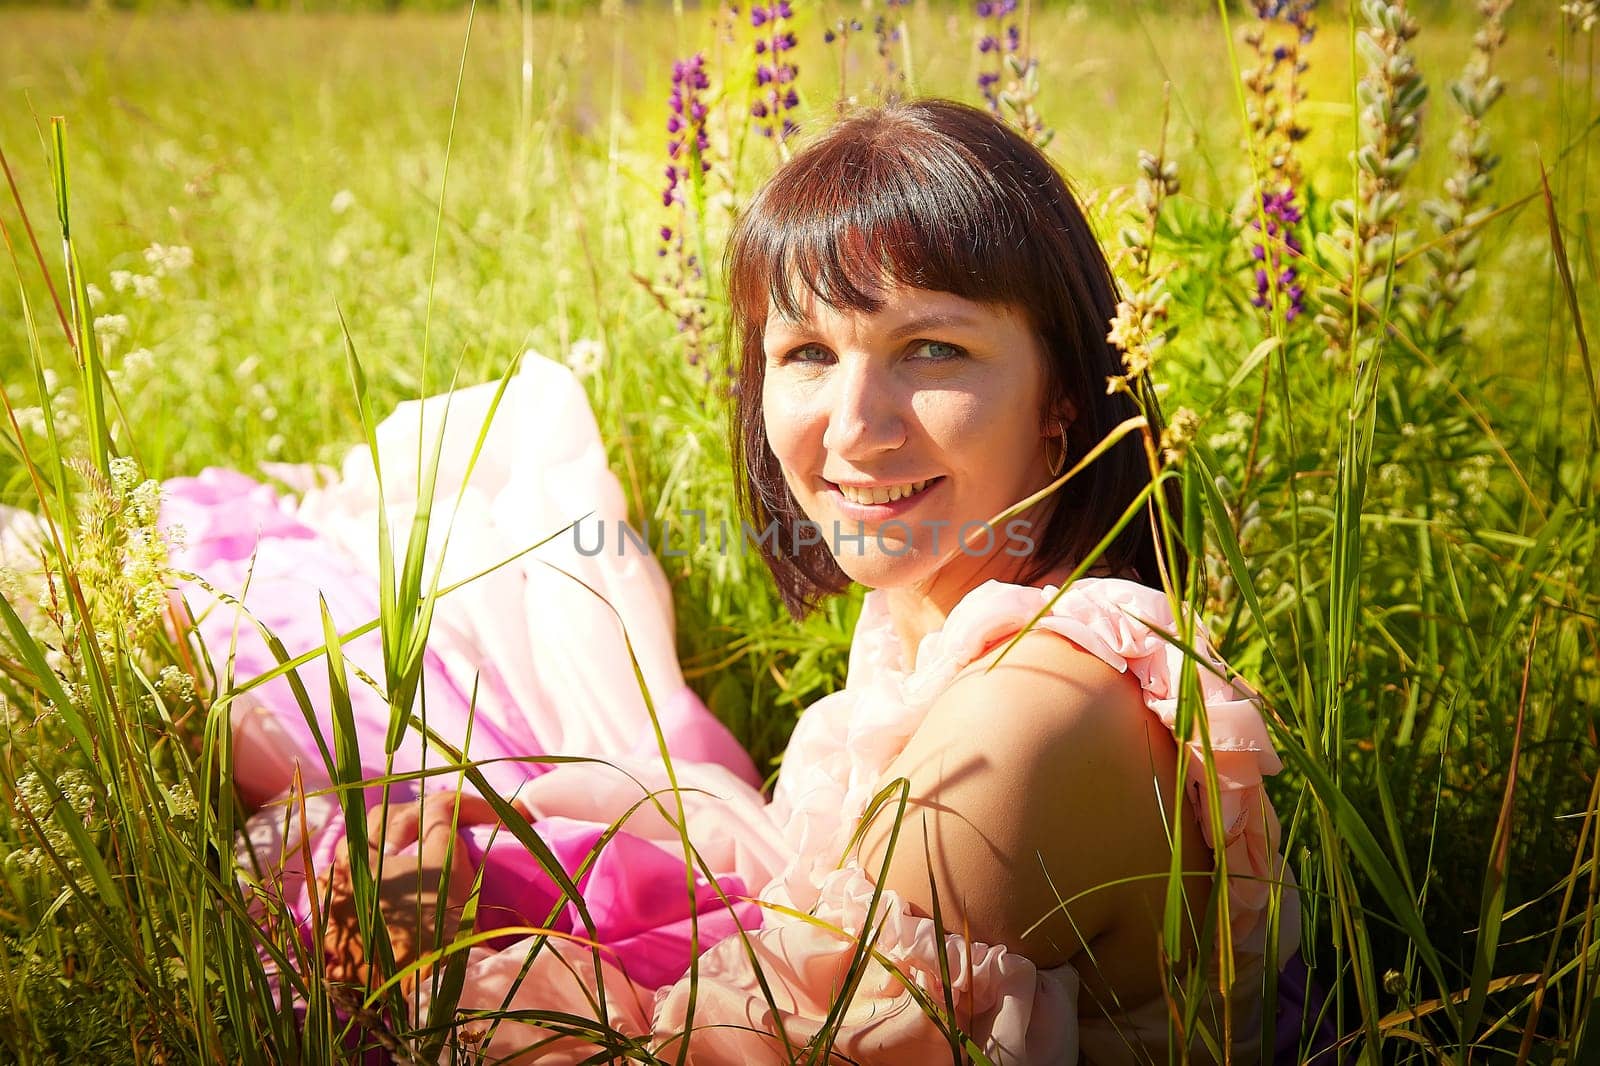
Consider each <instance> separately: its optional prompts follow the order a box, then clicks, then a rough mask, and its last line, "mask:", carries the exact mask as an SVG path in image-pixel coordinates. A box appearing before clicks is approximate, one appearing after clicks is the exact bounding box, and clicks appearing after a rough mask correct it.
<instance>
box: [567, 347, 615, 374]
mask: <svg viewBox="0 0 1600 1066" xmlns="http://www.w3.org/2000/svg"><path fill="white" fill-rule="evenodd" d="M605 358H606V346H605V343H604V342H602V341H597V340H594V339H593V338H590V337H584V338H582V339H580V340H576V341H573V343H572V347H571V348H569V349H567V358H566V360H565V362H566V364H567V366H568V367H569V368H570V369H571V370H572V372H573V373H574V374H576V375H577V376H578V377H579V378H587V377H592V376H593V375H594V373H595V371H597V370H599V369H600V366H601V364H602V363H604V362H605Z"/></svg>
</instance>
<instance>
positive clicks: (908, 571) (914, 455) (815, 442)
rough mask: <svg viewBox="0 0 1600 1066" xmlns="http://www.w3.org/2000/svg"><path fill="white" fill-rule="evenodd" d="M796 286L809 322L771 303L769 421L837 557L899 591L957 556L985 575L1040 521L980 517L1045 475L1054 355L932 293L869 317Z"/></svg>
mask: <svg viewBox="0 0 1600 1066" xmlns="http://www.w3.org/2000/svg"><path fill="white" fill-rule="evenodd" d="M800 291H801V294H802V296H803V297H805V298H806V299H803V300H802V301H801V307H802V309H803V310H804V311H805V314H804V315H803V316H802V320H800V321H791V320H787V319H784V318H782V317H780V316H779V312H778V310H777V308H776V307H769V310H768V315H767V322H766V328H765V330H764V333H763V336H762V347H763V349H764V352H765V356H766V368H765V375H766V376H765V380H764V382H763V385H762V395H761V403H762V417H763V418H764V420H765V423H766V431H767V440H768V442H769V444H770V446H771V448H772V451H773V454H774V455H776V456H777V459H778V462H779V464H780V465H781V466H782V468H783V476H784V480H785V481H786V482H787V483H788V485H789V489H790V491H792V492H793V493H794V496H795V499H796V500H797V501H798V502H799V504H800V507H801V509H802V510H803V511H804V512H805V514H806V516H807V517H808V518H809V519H810V520H811V522H812V523H814V524H815V527H816V528H815V530H814V532H815V534H816V535H817V536H819V537H820V538H821V540H822V542H824V543H826V544H827V546H828V548H829V550H830V551H831V552H832V553H833V556H834V558H835V559H836V560H837V561H838V563H839V566H840V568H841V569H843V570H844V572H845V574H846V575H848V576H849V577H850V578H851V580H853V581H858V582H860V583H862V584H864V585H867V586H870V587H873V588H894V587H902V586H907V585H912V584H916V583H919V582H924V583H925V582H930V581H931V579H932V578H933V576H934V574H935V572H937V571H938V570H940V569H941V567H943V566H944V565H946V564H947V563H950V562H952V561H953V560H955V559H957V558H962V559H965V560H966V562H967V563H969V564H971V567H972V568H976V569H977V570H979V571H980V572H981V571H985V570H987V569H988V568H989V567H991V566H992V564H993V563H994V562H995V561H997V560H1005V561H1007V562H1009V563H1017V562H1018V561H1020V560H1022V559H1023V558H1024V557H1025V556H1026V554H1027V552H1028V550H1029V549H1030V544H1029V542H1028V541H1027V540H1026V538H1028V537H1031V538H1032V539H1033V540H1037V539H1038V538H1039V536H1040V535H1041V534H1042V532H1043V530H1042V528H1041V527H1037V526H1036V527H1033V528H1030V529H1027V530H1025V531H1024V536H1023V538H1020V539H1019V538H1018V537H1016V536H1014V535H1013V536H1008V527H1009V530H1011V531H1014V530H1015V529H1016V528H1017V527H1016V526H1015V525H1013V524H1012V523H1001V524H999V525H997V526H994V527H992V528H990V529H988V530H986V528H985V526H984V525H982V524H983V523H987V522H988V521H989V520H990V519H992V518H994V517H995V516H996V515H998V514H999V513H1000V512H1001V511H1004V510H1005V509H1006V508H1008V507H1010V506H1011V505H1012V504H1014V503H1016V502H1017V501H1019V500H1021V499H1024V498H1025V497H1027V496H1029V495H1031V494H1032V493H1034V492H1036V491H1037V490H1039V489H1040V488H1042V487H1043V486H1044V485H1045V484H1046V483H1047V482H1048V481H1049V480H1050V476H1049V470H1048V465H1047V460H1046V457H1045V452H1046V443H1045V442H1046V437H1045V436H1044V434H1051V435H1055V434H1057V423H1056V420H1055V418H1054V417H1053V416H1048V415H1046V414H1045V413H1044V395H1045V386H1046V377H1045V353H1044V350H1043V347H1042V345H1041V344H1040V342H1039V339H1038V337H1037V336H1036V335H1035V334H1034V331H1033V329H1032V328H1031V327H1030V326H1029V325H1028V323H1027V321H1026V319H1025V318H1024V317H1023V316H1022V315H1021V314H1020V313H1019V312H1015V311H1013V310H1011V309H1009V308H1007V307H1005V306H1003V305H994V304H982V303H974V302H972V301H970V300H966V299H963V298H961V297H959V296H954V295H952V294H950V293H945V292H931V291H928V290H926V289H916V288H909V287H900V288H895V289H892V290H889V291H888V292H886V293H885V294H884V295H885V299H884V303H883V307H882V309H881V310H880V311H878V313H876V314H864V313H860V312H855V311H844V312H841V311H837V310H835V309H833V308H831V307H829V306H828V305H827V304H825V303H823V302H822V301H821V300H818V299H816V298H815V297H814V296H812V295H811V293H810V292H809V290H807V289H805V288H804V287H803V286H802V287H801V290H800ZM1057 440H1059V437H1057ZM1049 447H1050V454H1051V455H1052V456H1054V455H1057V454H1059V453H1058V444H1057V442H1056V441H1051V443H1050V446H1049ZM1024 518H1025V519H1035V514H1034V513H1029V514H1028V515H1025V516H1024ZM963 527H966V532H967V533H968V534H969V536H970V540H969V542H968V543H967V545H966V546H963V545H962V542H961V540H960V539H959V538H960V535H961V533H962V530H963ZM858 533H859V534H862V535H861V536H860V537H859V539H858V538H857V534H858ZM804 535H811V533H810V531H808V533H807V534H804ZM785 550H788V546H787V545H786V546H785ZM962 569H968V566H965V565H964V566H963V567H962Z"/></svg>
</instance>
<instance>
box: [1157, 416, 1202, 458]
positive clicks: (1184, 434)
mask: <svg viewBox="0 0 1600 1066" xmlns="http://www.w3.org/2000/svg"><path fill="white" fill-rule="evenodd" d="M1199 431H1200V416H1199V415H1197V414H1195V413H1194V412H1193V411H1191V410H1190V409H1189V408H1187V407H1180V408H1178V409H1177V411H1175V412H1174V413H1173V415H1172V421H1171V422H1169V423H1168V424H1167V428H1166V429H1163V430H1162V431H1161V458H1162V459H1163V460H1164V461H1166V462H1168V463H1176V462H1177V461H1178V460H1180V459H1182V458H1183V453H1184V452H1186V451H1188V450H1189V445H1191V444H1193V443H1194V440H1195V437H1196V436H1197V434H1198V433H1199Z"/></svg>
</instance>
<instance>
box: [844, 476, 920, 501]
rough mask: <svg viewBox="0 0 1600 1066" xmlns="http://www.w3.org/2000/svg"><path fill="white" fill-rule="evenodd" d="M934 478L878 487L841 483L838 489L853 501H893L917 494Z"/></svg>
mask: <svg viewBox="0 0 1600 1066" xmlns="http://www.w3.org/2000/svg"><path fill="white" fill-rule="evenodd" d="M932 480H933V479H932V478H928V479H927V480H924V481H913V482H910V483H908V484H905V485H886V486H884V487H882V488H876V489H858V488H854V487H852V486H850V485H840V486H838V489H839V495H841V496H843V497H844V498H845V499H847V500H849V501H850V502H851V503H859V504H871V503H892V502H894V501H895V500H903V499H905V498H906V497H907V496H915V495H916V494H917V493H919V492H921V491H922V490H923V489H925V488H927V487H928V483H929V482H931V481H932Z"/></svg>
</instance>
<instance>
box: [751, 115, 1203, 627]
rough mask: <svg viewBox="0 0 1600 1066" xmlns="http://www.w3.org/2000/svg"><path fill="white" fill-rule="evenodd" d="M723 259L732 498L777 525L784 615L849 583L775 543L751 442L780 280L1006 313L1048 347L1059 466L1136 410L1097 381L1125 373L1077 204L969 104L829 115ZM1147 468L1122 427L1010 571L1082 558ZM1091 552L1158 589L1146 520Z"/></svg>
mask: <svg viewBox="0 0 1600 1066" xmlns="http://www.w3.org/2000/svg"><path fill="white" fill-rule="evenodd" d="M724 268H725V275H726V277H727V278H728V299H729V304H730V309H731V311H732V315H731V322H730V326H731V330H732V336H731V341H732V343H731V345H730V350H731V351H733V352H735V353H736V355H735V358H736V359H737V361H738V364H737V386H736V389H737V398H736V402H735V403H734V405H733V410H732V412H731V414H732V422H731V425H730V428H729V436H730V440H731V442H732V451H733V465H734V470H735V471H736V472H737V474H738V475H739V503H740V507H741V509H742V511H743V512H744V517H745V519H746V521H748V522H749V523H750V524H751V525H752V526H753V527H754V528H755V529H757V530H764V529H766V528H767V527H768V526H769V525H771V524H775V525H776V527H777V529H778V532H779V535H778V536H777V537H774V538H765V539H763V540H761V542H760V543H759V545H758V547H759V549H760V551H761V553H762V557H763V559H764V560H765V562H766V564H767V567H768V569H770V570H771V571H772V575H773V577H774V579H775V580H776V581H777V584H778V590H779V594H780V595H781V596H782V597H783V601H784V604H785V605H786V606H787V607H788V609H789V611H790V613H791V614H792V615H794V616H795V617H797V618H798V617H803V616H804V615H805V614H806V613H808V612H809V611H810V610H811V609H812V608H813V607H815V606H816V604H817V602H818V601H819V600H820V599H821V598H822V597H824V596H826V595H829V594H832V593H837V592H842V591H844V590H845V589H846V588H848V587H849V584H850V581H849V578H847V577H846V576H845V574H844V572H843V571H842V570H841V569H840V568H839V565H838V563H836V562H835V561H834V559H833V556H832V555H831V554H830V553H829V552H828V549H827V546H826V545H825V544H822V543H818V544H814V545H809V546H806V547H803V548H802V549H801V550H800V551H798V552H792V553H789V554H785V553H784V552H785V549H786V548H788V547H789V546H791V545H793V544H794V542H795V539H796V538H794V536H793V535H792V531H793V529H794V526H795V524H796V523H798V522H800V521H801V520H803V519H804V518H805V515H804V513H802V511H801V510H800V506H799V504H798V503H797V502H796V501H795V499H794V496H793V494H792V493H791V492H790V491H789V488H788V485H787V484H786V483H785V482H784V480H783V474H782V472H781V470H780V469H779V466H778V461H777V458H776V457H775V456H774V455H773V453H772V449H771V447H770V446H769V444H768V442H767V433H766V426H765V425H764V423H763V420H762V415H761V391H762V381H763V378H764V376H765V367H766V361H765V357H764V353H763V349H762V334H763V332H764V330H765V327H766V317H767V310H768V301H769V298H770V300H771V302H772V304H773V305H774V306H775V307H776V308H777V309H778V310H779V311H780V313H782V314H783V315H784V316H785V317H790V318H794V317H799V315H800V314H801V308H800V306H799V303H800V301H799V300H798V299H797V296H798V293H797V292H796V291H794V290H793V289H792V288H791V286H792V285H793V284H794V281H795V279H797V278H798V279H802V280H803V281H804V284H805V285H806V286H807V287H808V288H809V289H810V290H811V292H812V293H813V294H815V296H816V298H817V299H819V300H821V301H822V302H824V303H826V304H828V305H829V306H831V307H833V308H835V309H837V310H840V311H845V310H853V311H858V312H863V313H867V314H872V313H876V312H877V311H878V310H879V309H881V307H882V306H883V299H882V293H883V292H884V291H885V289H887V288H891V287H893V286H895V285H897V284H898V285H907V286H913V287H916V288H921V289H928V290H933V291H939V292H947V293H952V294H954V295H956V296H960V297H963V298H965V299H968V300H973V301H976V302H980V303H996V304H1003V305H1007V306H1010V307H1014V308H1017V309H1019V310H1021V311H1022V312H1023V313H1024V314H1025V315H1026V317H1027V321H1028V322H1029V323H1030V324H1031V325H1032V327H1033V329H1034V331H1035V332H1036V333H1037V335H1038V336H1039V338H1040V340H1041V341H1042V343H1043V347H1044V350H1045V352H1046V362H1047V367H1046V381H1047V384H1046V396H1045V408H1044V411H1042V412H1040V417H1041V424H1042V425H1043V424H1048V420H1049V417H1050V416H1047V415H1045V414H1044V412H1065V411H1067V410H1069V409H1070V410H1072V411H1074V412H1075V417H1073V418H1072V419H1071V421H1070V422H1069V423H1068V426H1067V440H1066V444H1067V459H1066V461H1067V463H1068V464H1069V465H1070V464H1072V463H1075V462H1077V461H1078V460H1079V459H1080V458H1082V457H1083V455H1084V454H1085V453H1087V452H1088V451H1089V450H1090V449H1092V448H1093V447H1094V446H1095V445H1096V444H1098V443H1099V442H1100V441H1101V440H1102V439H1104V438H1105V436H1106V435H1107V434H1108V433H1109V432H1110V431H1111V430H1112V429H1113V428H1114V427H1115V426H1117V425H1118V424H1119V423H1121V422H1123V421H1124V420H1126V419H1128V418H1130V417H1132V416H1134V415H1136V414H1138V413H1139V412H1138V408H1137V407H1136V406H1135V405H1134V402H1133V400H1132V398H1131V397H1130V396H1128V395H1127V394H1126V393H1122V392H1118V393H1116V394H1110V395H1108V394H1107V391H1106V379H1107V378H1108V377H1110V376H1112V375H1115V374H1120V373H1122V372H1123V371H1122V366H1121V358H1120V355H1119V353H1118V352H1117V350H1116V349H1115V348H1114V347H1113V346H1112V345H1111V344H1109V343H1108V342H1107V341H1106V331H1107V329H1108V328H1109V326H1110V321H1111V318H1112V316H1113V314H1114V313H1115V311H1116V306H1117V288H1116V282H1115V281H1114V280H1113V278H1112V274H1111V269H1110V266H1109V264H1107V262H1106V258H1105V253H1104V252H1103V251H1102V250H1101V248H1100V245H1099V243H1098V242H1097V241H1096V240H1095V238H1094V235H1093V234H1092V233H1091V232H1090V230H1089V224H1088V222H1087V221H1086V220H1085V218H1084V215H1083V211H1082V209H1081V208H1080V207H1079V206H1078V203H1077V200H1076V199H1075V198H1074V197H1073V195H1072V192H1071V190H1070V189H1069V188H1068V186H1067V183H1066V180H1065V179H1064V178H1063V177H1062V176H1061V174H1060V173H1059V172H1058V171H1057V170H1056V169H1055V167H1054V166H1053V165H1052V164H1051V163H1050V161H1049V159H1047V158H1046V157H1045V155H1044V154H1043V153H1042V152H1040V151H1039V150H1038V149H1037V148H1035V147H1034V146H1033V145H1032V144H1030V143H1029V142H1028V141H1026V140H1025V139H1023V138H1022V137H1021V136H1019V135H1018V134H1017V133H1015V132H1014V131H1013V130H1011V129H1010V128H1009V127H1008V126H1006V125H1005V123H1004V122H1002V121H1001V120H1000V119H998V118H996V117H994V116H992V115H990V114H988V113H987V112H984V111H980V110H978V109H977V108H973V107H968V106H967V105H965V104H959V103H955V102H953V101H949V100H937V99H923V100H914V101H909V102H904V103H895V104H890V105H886V106H884V107H876V108H871V109H866V110H861V111H858V112H856V113H854V114H852V115H850V116H849V117H847V118H845V119H843V120H841V121H840V122H839V123H837V124H836V125H835V126H833V127H832V128H831V129H829V130H827V131H826V132H825V133H824V134H823V135H822V136H821V137H820V138H818V139H817V140H816V141H814V142H813V143H811V144H810V145H808V146H807V147H806V148H805V149H804V150H802V151H801V152H799V153H798V154H797V155H795V156H794V158H792V159H791V160H789V161H788V162H787V163H785V164H784V165H783V166H782V167H780V168H779V169H778V171H777V173H776V174H774V175H773V176H772V178H771V179H770V180H768V181H767V183H766V184H765V185H764V186H763V187H762V188H761V191H760V192H758V193H757V194H756V196H755V199H754V200H753V201H752V202H751V203H750V206H749V207H748V208H747V209H746V210H745V212H744V214H743V215H742V216H741V217H740V219H739V221H738V223H737V224H736V225H735V227H734V230H733V235H732V237H731V238H730V240H729V243H728V248H727V253H726V258H725V262H724ZM1149 481H1150V469H1149V465H1148V461H1147V459H1146V457H1145V451H1144V448H1143V445H1142V444H1141V442H1140V440H1139V439H1138V435H1137V434H1131V435H1129V436H1127V437H1125V438H1123V439H1122V440H1121V441H1120V442H1119V443H1118V444H1117V445H1116V446H1114V447H1113V448H1111V449H1110V450H1109V451H1107V452H1106V453H1105V454H1104V455H1102V456H1101V457H1100V458H1098V459H1097V460H1095V461H1094V462H1093V463H1091V464H1090V465H1089V466H1088V467H1087V468H1086V469H1085V470H1084V471H1083V472H1082V473H1080V474H1079V475H1078V476H1077V477H1076V478H1074V479H1073V480H1072V481H1070V482H1068V483H1067V485H1066V486H1065V487H1064V488H1063V489H1061V490H1058V491H1057V493H1056V495H1055V497H1054V498H1053V504H1054V505H1053V506H1052V507H1051V508H1050V512H1049V515H1048V517H1047V519H1046V521H1045V525H1044V530H1043V533H1042V534H1041V535H1039V536H1036V537H1035V550H1034V554H1033V556H1032V560H1033V565H1032V566H1031V567H1030V568H1029V570H1028V572H1027V574H1026V575H1025V576H1024V577H1023V580H1024V581H1027V582H1032V581H1037V580H1039V579H1040V578H1042V577H1043V576H1044V575H1046V574H1048V573H1049V572H1050V571H1051V570H1053V569H1054V568H1055V567H1056V566H1057V565H1058V564H1060V563H1061V562H1062V561H1064V560H1068V559H1081V558H1083V557H1084V556H1087V555H1088V554H1089V553H1090V552H1091V551H1092V550H1093V548H1094V546H1095V545H1096V544H1097V543H1098V542H1099V541H1100V540H1101V538H1103V537H1104V536H1105V535H1106V534H1107V533H1108V532H1109V531H1110V530H1111V528H1112V527H1113V526H1115V524H1116V521H1117V519H1118V518H1119V517H1120V516H1121V514H1122V512H1123V511H1124V510H1125V509H1126V508H1127V507H1128V505H1129V504H1130V503H1131V502H1132V500H1133V498H1134V497H1135V496H1137V495H1138V494H1139V492H1140V491H1141V490H1142V489H1143V488H1144V487H1145V486H1146V485H1147V484H1149ZM1101 561H1102V562H1103V563H1104V564H1105V565H1106V566H1107V567H1109V568H1110V570H1111V571H1112V572H1113V573H1132V574H1133V575H1135V576H1136V577H1137V578H1138V579H1139V580H1140V581H1142V582H1144V583H1145V584H1148V585H1153V586H1159V585H1160V572H1159V569H1158V567H1157V562H1156V554H1155V545H1154V543H1153V538H1152V533H1151V523H1150V522H1149V521H1148V520H1146V519H1143V518H1136V519H1135V520H1134V521H1132V522H1130V523H1129V524H1128V525H1127V526H1126V527H1125V528H1124V530H1123V532H1122V534H1121V535H1120V536H1119V537H1118V538H1117V539H1116V541H1115V542H1113V543H1112V544H1111V545H1110V547H1109V548H1108V550H1107V551H1106V553H1105V555H1104V556H1102V558H1101ZM1178 576H1179V575H1178V574H1176V573H1175V574H1174V577H1175V578H1177V577H1178Z"/></svg>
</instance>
